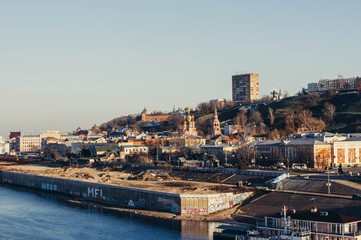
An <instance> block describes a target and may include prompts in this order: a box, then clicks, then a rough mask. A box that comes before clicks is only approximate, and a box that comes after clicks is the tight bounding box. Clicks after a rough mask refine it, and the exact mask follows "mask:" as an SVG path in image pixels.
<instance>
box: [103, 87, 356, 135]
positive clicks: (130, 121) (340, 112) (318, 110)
mask: <svg viewBox="0 0 361 240" xmlns="http://www.w3.org/2000/svg"><path fill="white" fill-rule="evenodd" d="M326 102H329V103H331V104H333V105H335V107H336V112H335V117H334V124H333V125H332V126H328V127H327V129H325V130H327V131H331V132H344V133H349V132H361V93H358V92H352V93H339V94H337V95H327V94H324V95H316V94H311V95H302V96H294V97H288V98H284V99H282V100H279V101H272V102H268V103H258V104H252V105H245V106H244V107H246V108H252V109H256V110H258V111H259V112H260V113H261V114H262V117H263V119H264V123H265V124H266V125H269V119H268V108H272V109H273V111H274V116H275V127H276V128H277V129H284V116H285V115H287V114H289V113H293V112H298V111H300V110H302V109H309V110H310V111H312V114H313V117H315V118H322V117H323V109H324V104H325V103H326ZM239 109H240V106H237V107H232V108H226V109H221V110H218V116H219V120H220V121H221V123H222V126H224V124H225V123H226V122H229V123H231V124H232V121H233V119H234V118H235V117H236V115H237V113H238V112H239ZM195 115H196V119H197V120H196V122H197V129H199V130H201V131H202V132H203V133H207V132H208V131H209V130H210V127H211V125H210V124H211V121H212V119H213V113H209V114H206V115H201V114H199V113H195ZM182 119H183V118H179V119H173V120H174V121H175V122H174V124H171V125H172V128H174V129H175V128H176V126H177V125H179V124H181V122H182ZM139 120H140V119H139V118H138V119H137V118H136V117H135V116H124V117H119V118H116V119H113V120H111V121H108V122H106V123H103V124H102V125H101V127H102V129H104V130H110V129H111V128H113V127H114V128H118V127H120V126H133V125H134V124H138V123H139V122H138V121H139ZM138 125H139V124H138ZM173 125H174V126H173ZM140 126H141V125H140ZM162 127H163V126H160V129H159V130H161V128H162ZM168 128H169V126H168ZM168 128H165V129H168Z"/></svg>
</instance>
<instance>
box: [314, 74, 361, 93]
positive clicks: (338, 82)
mask: <svg viewBox="0 0 361 240" xmlns="http://www.w3.org/2000/svg"><path fill="white" fill-rule="evenodd" d="M360 83H361V78H360V77H351V78H343V77H339V78H337V79H321V80H319V81H318V83H309V84H308V87H307V90H308V92H324V91H352V90H357V88H358V86H359V85H360Z"/></svg>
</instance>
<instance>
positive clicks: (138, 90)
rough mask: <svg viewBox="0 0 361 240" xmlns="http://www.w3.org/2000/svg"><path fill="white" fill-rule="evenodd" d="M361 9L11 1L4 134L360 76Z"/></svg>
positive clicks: (0, 130) (6, 17)
mask: <svg viewBox="0 0 361 240" xmlns="http://www.w3.org/2000/svg"><path fill="white" fill-rule="evenodd" d="M360 9H361V1H358V0H348V1H343V0H318V1H316V0H304V1H289V0H272V1H269V0H263V1H262V0H248V1H243V0H238V1H235V0H226V1H224V0H217V1H215V0H178V1H175V0H174V1H173V0H151V1H150V0H148V1H143V0H129V1H125V0H124V1H122V0H114V1H113V0H105V1H104V0H75V1H74V0H61V1H60V0H58V1H57V0H55V1H48V0H32V1H28V0H0V30H1V33H0V99H1V108H0V109H1V110H0V111H1V112H0V136H4V137H7V136H8V135H9V132H10V131H22V133H23V134H38V133H41V132H45V131H46V130H60V131H73V130H74V129H76V128H77V127H78V126H80V127H81V128H83V129H87V128H90V127H91V126H93V125H94V124H98V125H99V124H101V123H103V122H106V121H108V120H111V119H113V118H116V117H119V116H122V115H128V114H137V113H140V112H141V111H142V110H143V108H144V107H146V108H147V109H148V112H152V111H165V112H168V111H171V110H172V109H173V106H174V107H175V108H178V107H196V106H197V105H198V104H199V103H201V102H207V101H209V100H211V99H217V98H226V99H231V98H232V91H231V79H232V75H234V74H237V73H245V72H249V73H258V74H259V76H260V95H261V96H263V95H266V94H269V93H270V92H271V91H272V89H279V88H282V89H283V90H286V91H287V92H288V93H289V94H290V95H293V94H295V93H296V92H298V91H299V90H301V89H302V88H303V87H307V83H310V82H317V81H318V80H319V79H321V78H329V79H334V78H337V76H338V75H342V76H344V77H354V76H360V75H361V73H360V70H361V69H360V64H361V61H360V60H359V57H360V55H361V54H360V53H361V44H360V43H361V31H360V23H361V22H360V21H361V20H360V18H359V11H360Z"/></svg>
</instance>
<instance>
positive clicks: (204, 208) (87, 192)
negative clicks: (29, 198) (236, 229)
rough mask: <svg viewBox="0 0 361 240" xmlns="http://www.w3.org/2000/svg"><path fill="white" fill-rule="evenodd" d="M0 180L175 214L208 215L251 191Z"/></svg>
mask: <svg viewBox="0 0 361 240" xmlns="http://www.w3.org/2000/svg"><path fill="white" fill-rule="evenodd" d="M0 182H2V183H3V184H9V185H14V186H20V187H26V188H32V189H36V190H42V191H49V192H55V193H61V194H66V195H69V196H71V197H76V198H82V199H85V200H88V201H96V202H100V203H104V204H111V205H114V206H118V207H123V208H132V209H142V210H149V211H157V212H167V213H173V214H176V215H208V214H210V213H215V212H218V211H222V210H226V209H230V208H232V207H233V206H236V205H238V204H241V203H242V202H243V201H244V200H245V199H246V198H247V197H249V196H250V195H251V192H246V193H241V194H233V193H217V194H196V195H194V194H174V193H166V192H159V191H151V190H144V189H138V188H129V187H121V186H113V185H107V184H99V183H92V182H84V181H76V180H70V179H64V178H54V177H46V176H38V175H32V174H24V173H18V172H8V171H0Z"/></svg>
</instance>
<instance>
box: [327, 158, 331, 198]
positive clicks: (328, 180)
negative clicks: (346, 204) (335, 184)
mask: <svg viewBox="0 0 361 240" xmlns="http://www.w3.org/2000/svg"><path fill="white" fill-rule="evenodd" d="M329 160H330V158H329V156H327V192H328V194H330V193H331V183H330V163H329Z"/></svg>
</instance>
